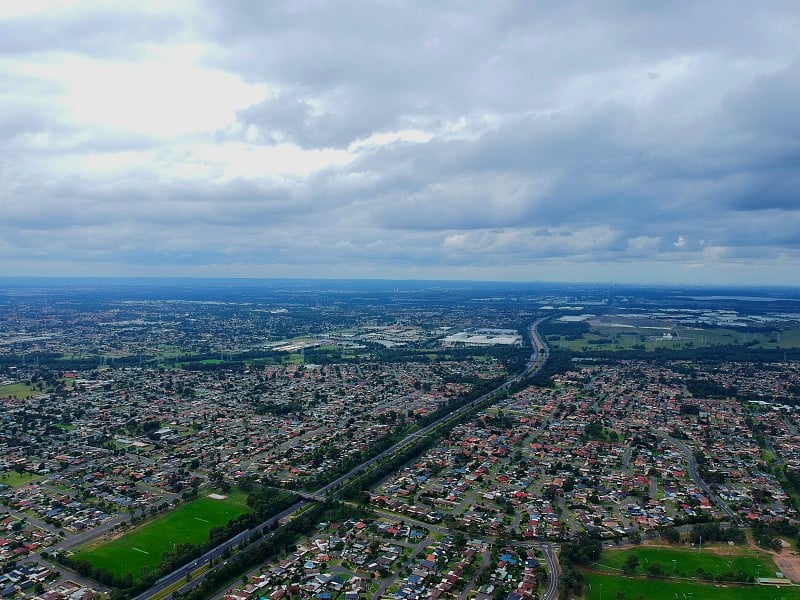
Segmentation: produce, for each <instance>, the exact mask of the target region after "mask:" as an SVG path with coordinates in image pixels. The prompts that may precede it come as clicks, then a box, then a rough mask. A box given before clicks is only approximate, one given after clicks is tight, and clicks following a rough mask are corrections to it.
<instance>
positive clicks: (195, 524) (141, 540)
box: [75, 493, 250, 579]
mask: <svg viewBox="0 0 800 600" xmlns="http://www.w3.org/2000/svg"><path fill="white" fill-rule="evenodd" d="M249 510H250V509H249V508H248V507H247V504H246V497H245V495H244V494H241V493H234V494H231V495H229V496H228V497H226V498H225V499H214V498H210V497H208V496H205V497H202V498H197V499H196V500H193V501H191V502H189V503H188V504H184V505H182V506H179V507H178V508H176V509H175V510H173V511H171V512H169V513H168V514H166V515H164V516H162V517H158V518H156V519H155V520H153V521H151V522H150V523H147V524H145V525H143V526H142V527H138V528H137V529H135V530H134V531H131V532H130V533H127V534H125V535H123V536H122V537H120V538H117V539H115V540H113V541H111V542H108V543H105V544H102V545H100V546H96V547H90V548H86V549H83V550H79V551H78V552H76V553H75V558H76V559H81V558H85V559H86V560H88V561H89V562H90V563H91V564H92V565H94V566H95V567H97V568H101V569H106V570H107V571H109V572H110V573H112V574H114V575H115V576H116V577H118V578H121V577H124V576H125V574H127V573H130V574H131V575H132V576H133V577H134V579H137V578H139V577H140V576H141V573H142V569H143V568H146V569H148V570H149V571H150V572H154V571H155V569H156V568H157V567H158V564H159V563H160V562H161V557H162V556H163V555H164V554H165V553H166V552H171V551H172V550H173V548H175V547H176V546H179V545H181V544H187V543H188V544H194V545H201V544H203V543H205V542H206V541H208V533H209V531H211V529H212V528H214V527H220V526H222V525H225V524H226V523H228V521H230V520H231V519H234V518H236V517H238V516H239V515H243V514H245V513H247V512H249Z"/></svg>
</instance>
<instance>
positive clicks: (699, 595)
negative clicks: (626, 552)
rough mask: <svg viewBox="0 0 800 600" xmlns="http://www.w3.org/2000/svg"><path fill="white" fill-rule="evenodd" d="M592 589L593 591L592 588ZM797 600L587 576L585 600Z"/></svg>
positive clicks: (769, 591)
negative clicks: (638, 599)
mask: <svg viewBox="0 0 800 600" xmlns="http://www.w3.org/2000/svg"><path fill="white" fill-rule="evenodd" d="M590 586H591V587H590ZM603 598H605V599H606V600H617V599H619V598H624V599H625V600H636V599H637V598H641V599H642V600H705V599H711V600H776V599H777V600H781V598H783V599H784V600H790V599H791V600H798V598H800V589H799V588H796V587H784V588H777V587H774V586H760V585H747V586H733V585H731V586H721V585H713V584H709V585H703V584H700V583H694V582H691V581H680V580H676V579H672V580H670V579H646V578H643V577H634V578H630V577H620V576H619V575H597V574H593V573H592V574H587V575H586V588H585V590H584V599H585V600H602V599H603Z"/></svg>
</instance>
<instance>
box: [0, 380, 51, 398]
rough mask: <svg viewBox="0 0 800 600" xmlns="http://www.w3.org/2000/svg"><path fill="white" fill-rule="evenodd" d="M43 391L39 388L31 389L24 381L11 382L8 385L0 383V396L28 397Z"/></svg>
mask: <svg viewBox="0 0 800 600" xmlns="http://www.w3.org/2000/svg"><path fill="white" fill-rule="evenodd" d="M42 393H43V392H41V391H39V390H35V389H33V388H32V387H31V386H29V385H25V384H24V383H11V384H9V385H0V398H4V397H6V396H11V397H12V398H20V399H23V400H24V399H25V398H30V397H31V396H36V395H37V394H42Z"/></svg>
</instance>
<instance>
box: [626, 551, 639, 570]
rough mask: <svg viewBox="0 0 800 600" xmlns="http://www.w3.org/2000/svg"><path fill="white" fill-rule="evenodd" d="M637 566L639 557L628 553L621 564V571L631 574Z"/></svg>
mask: <svg viewBox="0 0 800 600" xmlns="http://www.w3.org/2000/svg"><path fill="white" fill-rule="evenodd" d="M638 567H639V557H638V556H637V555H636V554H628V557H627V558H626V559H625V563H624V564H623V565H622V572H623V573H625V574H626V575H631V574H632V573H635V572H636V569H637V568H638Z"/></svg>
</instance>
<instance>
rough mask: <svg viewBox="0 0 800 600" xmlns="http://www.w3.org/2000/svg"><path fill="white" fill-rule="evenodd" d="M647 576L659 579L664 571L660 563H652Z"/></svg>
mask: <svg viewBox="0 0 800 600" xmlns="http://www.w3.org/2000/svg"><path fill="white" fill-rule="evenodd" d="M647 574H648V575H650V576H651V577H661V576H662V575H663V574H664V569H663V567H662V566H661V563H657V562H653V563H650V566H649V567H648V569H647Z"/></svg>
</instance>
